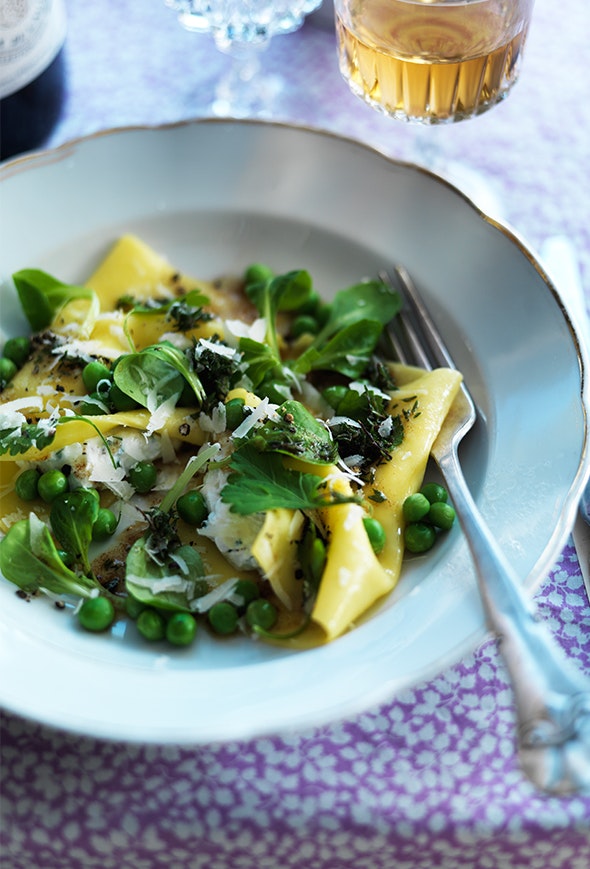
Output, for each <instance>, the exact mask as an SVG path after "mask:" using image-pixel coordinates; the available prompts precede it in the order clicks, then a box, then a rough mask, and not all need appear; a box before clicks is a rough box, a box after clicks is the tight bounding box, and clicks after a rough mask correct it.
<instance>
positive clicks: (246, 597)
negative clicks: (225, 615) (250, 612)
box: [234, 579, 260, 609]
mask: <svg viewBox="0 0 590 869" xmlns="http://www.w3.org/2000/svg"><path fill="white" fill-rule="evenodd" d="M234 594H236V595H239V596H240V597H241V598H242V600H243V601H244V602H243V604H241V605H240V609H241V608H242V607H247V606H248V604H250V603H252V601H253V600H258V598H259V597H260V589H259V588H258V585H257V584H256V583H255V582H253V581H252V580H251V579H239V580H238V581H237V583H236V587H235V589H234Z"/></svg>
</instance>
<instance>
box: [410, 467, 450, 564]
mask: <svg viewBox="0 0 590 869" xmlns="http://www.w3.org/2000/svg"><path fill="white" fill-rule="evenodd" d="M448 500H449V493H448V492H447V490H446V489H445V487H444V486H441V485H439V484H438V483H425V484H424V486H422V488H421V489H420V491H419V492H416V493H415V494H414V495H410V496H409V497H407V498H406V500H405V501H404V504H403V515H404V519H405V520H406V522H407V525H406V527H405V529H404V540H405V544H406V549H407V550H408V551H409V552H414V553H419V552H427V551H428V550H429V549H432V547H433V546H434V544H435V542H436V539H437V535H438V533H439V532H440V531H449V530H450V529H451V527H452V525H453V523H454V521H455V509H454V507H452V506H451V504H449V503H448Z"/></svg>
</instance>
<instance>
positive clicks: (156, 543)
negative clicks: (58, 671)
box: [125, 444, 219, 610]
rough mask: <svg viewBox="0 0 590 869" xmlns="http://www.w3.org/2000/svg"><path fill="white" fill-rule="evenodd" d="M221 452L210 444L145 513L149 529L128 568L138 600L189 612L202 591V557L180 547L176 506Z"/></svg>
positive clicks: (127, 584)
mask: <svg viewBox="0 0 590 869" xmlns="http://www.w3.org/2000/svg"><path fill="white" fill-rule="evenodd" d="M218 451H219V444H209V445H208V446H207V447H205V448H204V449H202V450H201V451H200V452H199V454H198V455H196V456H192V457H191V458H190V459H189V461H188V462H187V464H186V467H185V469H184V471H183V472H182V473H181V474H180V476H179V477H178V479H177V480H176V483H175V484H174V486H173V487H172V488H171V489H170V491H169V492H168V494H167V495H166V496H165V497H164V499H163V500H162V503H161V504H160V506H159V507H156V508H154V509H153V510H150V511H149V512H148V513H147V514H146V519H147V521H148V530H147V532H146V533H145V534H144V535H143V536H142V537H140V538H139V540H136V541H135V543H134V544H133V546H132V547H131V549H130V550H129V553H128V555H127V562H126V567H125V587H126V589H127V591H128V593H129V594H131V595H132V596H133V597H134V598H136V599H137V600H139V601H142V602H143V603H145V604H149V605H151V606H157V607H160V608H161V609H170V610H190V602H191V601H192V600H193V599H194V598H195V597H198V596H199V594H200V593H201V592H202V590H203V589H202V582H203V577H204V567H203V563H202V561H201V557H200V555H199V553H198V552H197V551H196V550H195V549H193V548H192V547H191V546H181V545H180V538H179V536H178V534H177V531H176V522H177V518H178V517H177V515H176V513H175V512H174V511H173V507H174V505H175V503H176V501H177V500H178V498H179V497H180V496H181V495H182V493H183V492H184V490H185V489H186V487H187V485H188V483H189V482H190V480H191V479H192V478H193V477H194V475H195V474H196V473H197V471H199V470H201V469H202V468H203V467H204V465H205V464H206V463H207V462H208V461H209V460H210V459H212V458H213V456H215V454H216V453H217V452H218Z"/></svg>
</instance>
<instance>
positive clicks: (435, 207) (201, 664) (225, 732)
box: [0, 121, 588, 742]
mask: <svg viewBox="0 0 590 869" xmlns="http://www.w3.org/2000/svg"><path fill="white" fill-rule="evenodd" d="M0 202H1V206H0V207H1V208H2V264H1V267H2V270H3V275H2V277H3V278H7V277H8V276H9V275H10V274H11V273H12V272H13V271H15V270H17V269H19V268H24V267H40V268H44V269H46V270H48V271H50V272H52V273H53V274H55V275H57V276H59V277H60V278H61V279H62V280H66V281H70V282H76V281H78V282H79V281H83V280H84V279H85V277H86V276H87V275H89V274H90V272H91V271H92V270H93V268H94V267H95V266H96V264H97V263H98V262H99V260H100V259H101V258H102V257H103V255H104V254H105V253H106V251H107V249H108V248H109V246H110V245H111V244H112V243H113V242H114V241H115V239H116V238H117V237H118V236H119V235H120V234H122V233H125V232H134V233H137V234H138V235H140V236H141V237H142V238H144V239H145V241H147V242H148V243H149V244H151V245H153V246H154V247H155V248H156V249H157V250H159V251H160V252H162V253H164V254H165V255H166V256H167V257H168V258H169V259H170V260H171V262H172V263H173V264H175V265H176V266H178V267H179V268H180V269H183V270H185V271H187V272H189V273H192V274H194V275H196V276H199V277H203V278H207V277H213V276H215V275H218V274H220V273H224V272H225V273H227V272H239V271H240V270H241V269H243V267H244V266H245V265H247V264H248V263H250V262H252V261H266V262H267V263H269V265H270V266H272V267H273V268H275V269H276V270H286V269H289V268H296V267H304V268H307V269H309V270H310V271H311V273H312V275H313V276H314V278H315V282H316V285H317V287H318V288H319V289H320V290H321V291H322V292H324V293H325V294H326V295H327V296H329V295H330V294H331V293H332V292H334V291H335V290H336V289H338V288H340V287H344V286H348V285H350V284H352V283H353V282H355V281H356V280H358V279H360V278H362V277H365V276H371V275H375V274H376V273H377V272H378V270H379V269H381V268H383V267H387V266H390V265H391V264H392V263H394V262H395V261H399V262H402V263H403V264H405V266H406V267H407V268H408V269H409V271H410V272H411V273H412V274H413V276H414V277H415V279H416V281H417V282H418V284H419V285H420V286H421V288H422V290H423V292H424V294H425V295H426V297H427V299H428V300H429V302H430V304H431V306H432V309H433V311H434V313H435V314H436V316H437V318H438V321H439V325H440V327H441V329H442V330H443V332H444V333H445V335H446V337H447V339H448V341H449V343H450V345H451V348H452V351H453V353H454V354H455V356H456V360H457V362H458V364H459V367H460V368H461V369H462V370H463V371H464V373H465V375H466V378H467V381H468V383H469V385H470V387H471V389H472V391H473V393H474V395H475V396H476V398H477V401H478V403H479V405H480V409H481V414H482V421H481V422H480V425H479V428H478V429H477V431H476V432H475V433H473V434H472V435H471V437H470V438H469V441H468V443H466V445H465V451H464V458H465V468H466V473H467V476H468V479H469V481H470V482H471V485H472V488H473V491H474V494H475V496H476V499H477V501H478V504H479V506H480V508H481V510H482V512H483V514H484V516H485V517H486V519H487V521H488V523H489V525H490V528H491V530H492V533H493V534H494V535H495V536H496V538H497V539H498V541H499V542H500V544H501V546H502V547H503V548H504V549H505V551H506V552H507V553H508V556H509V558H510V560H511V561H512V563H513V565H514V567H515V568H516V571H517V573H518V574H519V575H520V576H521V577H522V578H523V582H524V581H526V582H527V585H529V586H530V587H531V588H532V587H533V586H534V585H535V583H537V582H538V581H539V580H540V579H541V578H542V577H543V576H544V575H545V574H546V573H547V571H548V570H549V569H550V568H551V566H552V564H553V562H554V560H555V558H556V557H557V555H558V553H559V551H560V549H561V548H562V546H563V545H564V543H565V540H566V536H567V533H568V532H569V528H570V527H571V524H572V522H573V514H574V510H575V506H576V502H577V499H578V497H579V495H580V492H581V489H582V485H583V482H584V478H585V475H586V468H587V464H588V455H587V452H588V444H587V429H586V412H585V407H586V406H587V394H586V393H587V387H586V384H585V379H586V378H585V375H584V363H583V360H582V358H581V355H580V349H579V346H578V340H577V337H576V335H575V333H574V331H573V329H572V325H571V323H570V321H569V319H568V317H567V315H566V314H565V312H564V307H563V305H562V303H561V302H560V299H559V297H558V295H557V293H556V291H555V289H554V288H553V287H552V286H551V285H550V284H549V282H548V280H547V278H546V276H545V275H544V274H543V272H542V270H541V268H540V267H539V265H538V264H537V263H536V262H535V260H534V258H533V256H532V254H530V253H529V252H528V251H527V250H526V248H525V247H524V246H523V244H522V243H521V242H520V241H519V240H518V239H517V238H516V237H515V235H514V234H513V233H511V232H510V231H509V230H507V229H506V228H503V227H501V226H498V225H497V224H496V223H494V222H493V221H492V220H491V219H489V218H486V217H485V216H484V215H483V214H481V213H480V212H479V211H478V210H477V209H476V208H475V207H474V206H473V205H472V204H471V203H470V202H469V201H468V200H467V199H466V198H465V197H463V196H462V195H461V194H460V193H458V192H457V191H456V190H455V189H454V188H453V187H451V186H449V185H448V184H446V183H445V182H443V181H441V180H440V179H438V178H436V177H435V176H432V175H430V174H429V173H427V172H425V171H422V170H420V169H417V168H416V167H412V166H408V165H404V164H399V163H396V162H392V161H391V160H389V159H387V158H385V157H383V156H381V155H379V154H377V153H375V152H374V151H372V150H370V149H368V148H366V147H364V146H362V145H359V144H357V143H353V142H350V141H346V140H342V139H338V138H335V137H333V136H331V135H328V134H324V133H318V132H313V131H309V130H301V129H296V128H293V127H285V126H281V125H268V124H260V123H249V122H242V123H236V122H228V121H202V122H197V123H193V124H188V125H182V126H174V127H169V128H163V129H162V128H160V129H153V130H152V129H139V130H133V129H132V130H123V131H118V132H113V133H109V134H105V135H99V136H95V137H93V138H90V139H87V140H82V141H80V142H76V143H74V144H71V145H67V146H65V147H62V148H60V149H58V150H56V151H52V152H47V153H43V154H39V155H36V156H35V155H34V156H31V157H28V158H24V159H21V160H17V161H15V162H13V163H12V164H7V165H4V166H3V167H0ZM2 322H3V325H4V328H5V329H6V330H7V331H8V332H9V333H10V332H18V331H21V332H22V331H23V330H24V329H25V328H26V326H25V323H24V322H23V320H22V317H21V315H20V314H19V312H18V306H17V304H16V303H15V299H14V295H13V292H12V290H11V289H10V286H9V284H8V283H5V284H4V287H3V296H2ZM0 629H1V633H0V671H1V672H2V679H1V681H0V702H2V704H3V705H4V706H5V707H6V708H8V709H10V710H13V711H15V712H17V713H20V714H22V715H25V716H29V717H32V718H34V719H37V720H40V721H43V722H45V723H49V724H52V725H57V726H60V727H64V728H67V729H70V730H73V731H76V732H80V733H85V734H91V735H96V736H100V737H109V738H115V739H128V740H141V741H158V742H204V741H209V740H212V741H216V740H226V739H236V738H248V737H253V736H257V735H260V734H262V733H269V732H280V731H285V730H288V729H290V728H300V727H304V726H308V725H314V724H320V723H325V722H328V721H330V720H333V719H336V718H340V717H343V716H346V715H349V714H352V713H355V712H358V711H360V710H362V709H364V708H367V707H369V706H370V705H371V704H374V703H377V702H379V701H383V700H386V699H387V698H389V697H392V696H393V695H394V694H395V693H396V692H397V691H399V690H401V689H403V688H405V687H407V686H409V685H411V684H413V683H415V682H417V681H418V680H422V679H426V678H428V677H431V676H434V675H435V674H436V673H437V672H439V671H440V670H441V668H442V667H443V666H444V665H446V664H448V663H450V662H452V661H454V660H456V659H457V658H458V657H459V655H460V654H461V653H463V652H465V651H466V650H467V649H469V648H470V647H473V645H474V644H475V643H476V642H477V641H478V640H481V638H482V637H483V636H484V632H485V626H484V619H483V615H482V611H481V606H480V603H479V598H478V594H477V590H476V585H475V579H474V574H473V569H472V566H471V562H470V559H469V556H468V553H467V551H466V547H465V544H464V542H463V540H462V538H461V533H460V531H459V529H456V530H455V531H453V532H452V533H451V534H450V535H449V537H448V538H447V539H446V541H445V542H444V543H443V544H442V545H440V546H439V547H437V548H436V550H434V551H433V552H431V553H430V554H429V555H428V556H427V557H424V558H421V559H416V560H414V561H413V562H412V566H411V568H408V569H407V570H406V572H405V574H404V577H403V579H402V581H401V583H400V585H399V587H398V589H397V590H396V592H395V593H394V594H393V595H392V596H391V598H389V599H388V600H386V601H385V602H384V603H383V605H382V606H381V607H380V608H379V609H378V610H377V611H376V612H375V613H373V614H372V616H371V618H370V619H368V620H366V621H365V622H364V623H363V624H360V625H359V626H358V627H357V628H356V629H355V630H354V631H352V632H350V633H349V634H347V635H346V636H344V637H342V638H341V639H339V640H337V641H336V642H334V643H333V644H331V645H329V646H326V647H324V648H320V649H316V650H313V651H309V652H285V651H283V650H280V649H276V648H273V647H268V646H265V645H263V644H261V643H252V642H250V641H248V640H246V639H241V638H240V639H235V640H230V641H227V642H226V641H215V640H214V639H211V638H207V637H204V636H203V637H202V638H201V639H200V640H199V642H198V643H197V644H196V646H195V647H193V648H192V649H190V650H185V651H179V652H174V653H169V652H164V651H163V650H162V649H156V650H155V649H154V647H153V646H149V645H147V644H145V643H141V644H140V643H136V642H134V641H133V639H132V637H131V633H132V632H131V631H129V632H128V634H127V635H125V633H124V631H119V630H118V629H117V630H116V631H115V635H114V636H113V637H111V638H108V637H104V636H98V637H97V636H92V635H89V634H85V633H83V632H82V631H81V630H79V629H77V627H76V624H75V620H74V619H72V618H71V617H69V616H68V615H67V614H64V613H63V612H62V613H60V612H57V611H56V610H55V609H54V608H53V607H52V606H51V605H49V604H47V605H45V602H44V601H39V600H35V601H33V602H31V603H25V602H23V601H22V600H20V599H19V598H18V597H17V596H16V595H15V589H14V587H13V586H11V585H10V584H9V583H7V582H5V581H4V580H1V579H0Z"/></svg>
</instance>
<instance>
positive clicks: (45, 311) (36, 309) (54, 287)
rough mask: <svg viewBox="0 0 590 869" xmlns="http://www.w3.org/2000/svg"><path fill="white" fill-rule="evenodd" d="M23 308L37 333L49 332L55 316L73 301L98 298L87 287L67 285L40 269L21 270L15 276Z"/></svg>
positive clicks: (14, 279) (15, 283)
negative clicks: (48, 329) (43, 330)
mask: <svg viewBox="0 0 590 869" xmlns="http://www.w3.org/2000/svg"><path fill="white" fill-rule="evenodd" d="M12 279H13V281H14V285H15V287H16V290H17V293H18V296H19V299H20V303H21V305H22V309H23V311H24V313H25V316H26V317H27V319H28V321H29V323H30V324H31V328H32V329H33V331H35V332H40V331H41V330H42V329H46V328H47V327H48V326H49V325H51V322H52V321H53V319H54V317H55V315H56V314H57V312H58V311H59V310H60V308H63V306H64V305H66V304H67V303H68V302H71V301H73V300H74V299H95V298H96V294H95V293H94V292H93V291H92V290H89V289H88V288H87V287H78V286H75V285H71V284H64V283H63V282H62V281H59V280H57V278H54V277H52V275H49V274H47V272H44V271H42V270H41V269H22V270H21V271H19V272H15V274H13V276H12Z"/></svg>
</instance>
